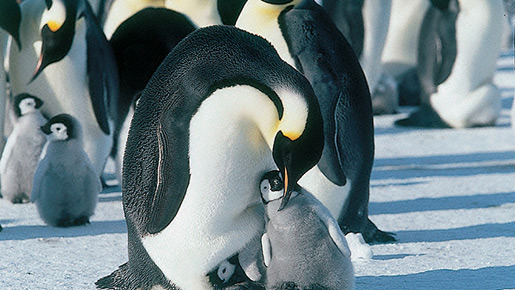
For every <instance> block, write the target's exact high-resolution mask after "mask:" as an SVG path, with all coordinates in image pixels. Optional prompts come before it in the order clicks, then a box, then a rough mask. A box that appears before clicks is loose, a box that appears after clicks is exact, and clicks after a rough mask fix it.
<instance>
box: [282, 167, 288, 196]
mask: <svg viewBox="0 0 515 290" xmlns="http://www.w3.org/2000/svg"><path fill="white" fill-rule="evenodd" d="M286 192H288V170H286V167H284V192H283V197H285V196H286Z"/></svg>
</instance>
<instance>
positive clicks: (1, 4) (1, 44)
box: [0, 0, 21, 151]
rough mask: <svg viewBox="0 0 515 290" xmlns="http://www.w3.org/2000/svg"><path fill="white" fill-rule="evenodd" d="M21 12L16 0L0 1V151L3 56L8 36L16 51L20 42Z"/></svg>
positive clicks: (0, 139)
mask: <svg viewBox="0 0 515 290" xmlns="http://www.w3.org/2000/svg"><path fill="white" fill-rule="evenodd" d="M20 23H21V11H20V6H19V5H18V2H16V0H1V1H0V64H1V65H0V151H2V150H3V148H4V145H5V139H4V121H5V112H6V103H7V76H6V73H5V70H4V61H5V60H4V56H5V55H6V48H7V43H8V40H9V35H11V36H12V38H13V39H14V40H15V41H16V44H17V45H18V49H21V42H20ZM6 32H7V33H6Z"/></svg>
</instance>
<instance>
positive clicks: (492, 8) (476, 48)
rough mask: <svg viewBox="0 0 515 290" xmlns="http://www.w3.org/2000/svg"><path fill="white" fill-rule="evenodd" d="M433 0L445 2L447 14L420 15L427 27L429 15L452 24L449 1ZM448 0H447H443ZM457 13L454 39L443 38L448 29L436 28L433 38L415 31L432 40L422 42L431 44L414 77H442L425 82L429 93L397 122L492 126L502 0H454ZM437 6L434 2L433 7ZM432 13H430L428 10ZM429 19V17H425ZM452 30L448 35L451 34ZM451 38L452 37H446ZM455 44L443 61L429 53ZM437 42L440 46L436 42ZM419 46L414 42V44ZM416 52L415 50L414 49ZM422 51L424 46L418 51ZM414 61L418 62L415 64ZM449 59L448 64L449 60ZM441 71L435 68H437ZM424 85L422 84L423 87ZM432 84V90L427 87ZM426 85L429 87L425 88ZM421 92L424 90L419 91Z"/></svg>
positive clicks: (445, 51)
mask: <svg viewBox="0 0 515 290" xmlns="http://www.w3.org/2000/svg"><path fill="white" fill-rule="evenodd" d="M432 2H433V4H435V5H438V6H440V7H444V8H445V7H449V8H448V10H450V12H451V17H450V20H451V21H448V19H445V18H444V17H440V19H438V18H435V17H433V18H432V19H431V18H429V20H430V21H426V24H429V26H428V30H430V29H433V27H434V25H435V20H440V22H439V23H438V22H436V24H438V25H446V24H449V23H450V24H451V25H453V24H454V16H453V13H455V12H453V10H456V9H457V8H456V6H457V5H455V4H453V2H454V1H449V0H434V1H432ZM449 2H450V3H451V4H449ZM457 2H458V4H459V13H458V14H457V18H456V21H455V25H456V39H455V40H456V43H454V41H445V40H446V37H445V36H446V34H448V33H449V32H452V30H451V29H449V28H447V29H445V28H439V31H438V33H440V35H438V36H440V37H439V38H435V37H434V33H432V34H429V38H427V39H424V38H423V37H424V35H421V43H424V44H426V45H427V43H426V42H424V41H427V42H429V41H431V40H434V39H436V40H437V41H439V42H437V44H436V45H434V44H433V45H431V46H428V47H430V48H433V49H434V48H435V47H436V48H437V49H436V51H435V52H432V51H431V50H430V51H429V52H430V53H429V54H428V53H427V51H426V52H425V54H424V55H423V56H426V57H428V56H429V58H428V59H427V61H426V62H425V63H423V65H428V66H427V68H424V69H426V70H427V72H426V74H425V75H424V74H419V76H422V77H423V78H422V79H421V80H420V81H421V82H424V81H426V80H428V81H436V82H438V81H440V79H441V78H443V77H445V76H446V75H448V77H446V78H445V79H444V80H443V82H442V83H440V84H436V87H435V85H432V84H431V83H430V82H429V83H424V85H427V87H426V88H430V90H428V91H429V93H430V95H429V97H426V99H427V100H425V102H424V105H425V106H423V107H422V108H421V109H420V110H419V111H416V112H414V113H413V114H412V115H410V116H409V117H408V118H407V119H404V120H399V121H398V122H396V124H397V125H402V126H415V127H433V128H434V127H436V128H442V127H443V128H448V127H451V128H470V127H481V126H494V125H495V122H496V121H497V118H498V117H499V114H500V111H501V94H500V91H499V89H498V88H497V86H496V85H495V83H494V82H493V75H494V73H495V70H496V64H497V59H498V57H499V53H500V51H501V46H502V34H503V24H504V23H503V21H504V20H503V19H504V18H503V3H502V0H491V1H463V0H458V1H457ZM438 6H437V7H438ZM433 16H434V15H433ZM425 20H428V19H427V18H426V19H425ZM431 20H432V21H431ZM451 36H452V35H451ZM450 39H451V40H453V38H452V37H451V38H450ZM454 45H455V49H456V55H455V59H451V60H452V61H448V60H447V59H443V60H442V63H441V65H439V64H438V62H436V65H435V64H434V63H432V61H433V60H434V58H435V57H434V56H433V57H431V56H432V54H433V55H434V54H435V53H439V52H440V51H438V49H440V50H441V52H442V53H441V57H446V56H448V55H449V51H450V52H451V53H450V55H451V56H453V53H454V52H453V50H454V49H453V46H454ZM438 46H440V47H438ZM419 49H420V47H419ZM419 52H420V51H419ZM422 52H423V53H424V51H422ZM436 60H438V59H436ZM419 65H420V64H419ZM451 65H452V69H449V66H451ZM440 71H441V72H440ZM427 73H435V77H429V78H424V76H425V77H427V76H428V74H427ZM426 88H425V89H426ZM432 90H434V91H432ZM431 91H432V92H431ZM425 93H427V92H425Z"/></svg>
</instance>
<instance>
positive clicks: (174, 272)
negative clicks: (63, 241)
mask: <svg viewBox="0 0 515 290" xmlns="http://www.w3.org/2000/svg"><path fill="white" fill-rule="evenodd" d="M321 2H322V5H323V7H320V6H319V5H318V4H316V3H315V1H313V0H239V1H222V0H219V1H206V0H196V1H189V0H185V1H183V0H167V1H162V0H161V1H122V0H115V1H92V2H91V3H94V8H95V9H92V7H91V6H90V4H89V2H88V1H86V0H44V1H43V0H25V1H23V3H21V4H18V3H17V1H15V0H3V1H2V2H0V27H1V28H2V29H1V31H0V41H1V43H0V44H1V46H0V58H1V59H2V60H4V56H5V55H7V51H6V50H5V49H4V47H6V43H7V42H6V41H7V39H8V37H9V36H10V37H12V39H13V41H12V42H11V45H10V47H9V48H8V49H9V59H8V64H9V65H8V67H9V71H8V73H9V83H7V82H6V77H4V75H3V74H4V73H5V72H4V71H3V66H2V68H1V73H2V74H0V84H1V86H0V98H1V100H0V101H1V102H0V113H1V114H0V125H1V126H0V130H1V131H4V120H5V121H6V122H7V123H6V124H5V128H6V129H5V133H6V134H8V135H9V138H8V141H7V143H6V146H5V149H4V151H3V152H4V153H3V155H2V159H1V161H0V174H1V175H0V181H1V186H2V193H3V197H4V198H6V199H9V200H11V201H12V202H13V203H16V202H27V201H28V200H31V201H33V202H35V203H36V207H37V209H38V212H39V214H40V216H41V218H42V219H43V220H44V221H45V222H46V223H47V224H49V225H52V226H62V227H68V226H78V225H83V224H87V223H89V219H90V217H91V216H92V215H93V214H94V210H95V207H96V203H97V198H98V193H99V192H100V191H101V189H102V186H101V183H100V178H101V177H102V173H103V170H104V166H105V163H106V161H107V158H108V157H109V156H111V157H112V158H114V159H116V160H118V161H117V162H116V164H117V175H118V179H119V180H120V182H121V185H122V192H123V205H124V211H125V216H126V222H127V228H128V244H129V260H128V262H127V263H125V264H123V265H121V266H120V267H119V269H117V270H116V271H114V272H113V273H112V274H111V275H109V276H106V277H104V278H101V279H100V280H98V281H97V282H96V286H97V287H98V288H104V289H136V288H137V289H151V288H154V287H162V288H164V289H213V288H215V289H222V288H228V289H240V288H245V289H290V288H291V289H351V288H353V279H354V278H353V270H352V264H351V262H350V252H349V248H348V246H347V242H346V238H345V237H344V234H349V236H352V237H353V238H352V239H353V242H354V241H355V240H362V239H363V238H364V239H365V240H366V242H369V243H370V242H391V241H395V238H394V237H393V234H392V233H388V232H383V231H381V230H380V229H378V228H377V227H376V226H375V225H374V223H372V221H370V219H369V218H368V200H369V182H370V173H371V169H372V163H373V159H374V127H373V117H372V115H373V113H377V112H383V113H393V112H395V108H396V106H397V105H398V104H397V102H398V100H397V97H396V94H397V92H396V86H397V84H396V83H395V82H392V79H391V77H389V76H388V75H393V76H394V77H395V78H396V79H395V80H396V81H398V82H399V93H401V92H404V91H410V92H419V94H420V95H421V99H420V101H419V102H420V103H421V107H420V110H418V111H416V112H415V113H413V114H412V115H410V117H409V118H408V119H406V120H399V121H398V123H397V124H398V125H400V126H432V127H467V126H482V125H492V124H493V123H494V122H495V119H496V118H497V114H498V109H497V108H498V98H497V95H498V94H497V91H496V88H495V86H493V85H492V84H491V83H488V82H484V81H483V82H481V84H480V85H481V86H478V85H477V84H476V79H478V78H474V80H473V81H470V82H469V84H470V85H469V86H467V87H466V88H465V89H466V90H468V91H470V92H473V94H472V95H473V96H472V97H470V98H467V97H466V96H465V94H466V93H465V92H463V90H462V91H459V89H458V88H457V87H456V86H455V85H454V84H456V83H459V82H461V83H463V80H467V78H468V79H471V77H470V76H471V71H472V70H471V69H468V70H467V69H464V68H463V64H464V63H467V62H468V61H469V60H470V59H472V58H474V57H475V56H476V55H478V54H479V53H481V54H485V53H486V52H489V53H490V52H495V51H496V49H497V47H496V43H497V42H496V40H497V38H496V36H495V35H497V34H495V33H494V34H495V35H494V36H495V37H493V36H492V39H491V40H490V41H489V43H488V44H489V45H485V46H479V47H478V48H477V49H476V50H471V51H467V50H465V49H463V51H457V47H460V45H461V44H460V43H470V41H469V40H467V37H469V36H467V35H466V34H465V35H464V34H463V33H462V32H460V31H462V29H464V28H463V27H465V26H466V25H467V23H468V22H467V18H466V16H463V18H460V17H461V16H460V11H462V10H463V11H468V12H471V13H469V14H473V13H472V12H474V11H487V12H488V13H489V15H496V13H498V12H499V5H498V4H499V3H498V2H500V0H496V1H485V3H484V4H481V5H480V4H471V3H468V2H467V3H465V2H466V1H460V0H457V1H456V0H455V1H436V0H435V1H431V6H430V7H429V10H428V11H427V14H426V15H425V18H424V21H422V20H420V23H421V24H420V25H421V31H424V32H423V33H420V40H419V41H420V42H419V43H420V45H419V47H418V50H417V49H412V50H411V53H412V54H413V55H417V54H418V67H417V68H416V69H415V70H413V71H414V72H415V73H412V74H411V77H409V78H405V79H409V80H410V81H411V83H409V84H407V83H408V81H405V80H403V79H402V78H401V76H403V77H406V75H407V73H405V72H406V71H404V72H402V73H399V72H398V71H399V70H398V71H397V72H392V71H391V67H389V66H387V65H385V66H384V68H383V66H382V64H383V63H382V62H381V61H380V58H381V55H383V56H384V55H385V52H388V49H389V46H390V44H389V42H388V41H386V33H387V31H388V25H386V23H388V22H390V26H391V24H392V23H393V22H394V21H393V20H392V21H390V19H394V17H393V16H392V17H388V16H389V15H390V10H391V13H392V15H393V14H394V11H397V10H396V9H398V5H396V1H395V0H393V1H391V4H390V1H381V4H378V3H376V4H373V1H371V0H369V1H364V3H363V1H355V2H353V3H352V4H349V3H350V2H349V3H343V2H341V3H340V2H335V1H329V0H327V1H321ZM371 3H372V4H371ZM486 3H488V4H486ZM413 6H415V5H413ZM149 7H153V8H149ZM165 7H166V8H165ZM338 7H340V8H338ZM419 7H422V6H419ZM424 7H426V6H424ZM323 8H326V10H327V11H328V12H329V13H327V12H326V11H325V10H324V9H323ZM339 9H340V10H341V11H337V10H339ZM405 9H408V8H405ZM361 10H363V15H361ZM419 10H420V13H419V14H420V15H422V16H423V14H424V13H425V10H424V9H419ZM93 11H96V13H97V15H94V12H93ZM349 15H351V16H352V17H349ZM374 15H375V16H374ZM377 15H380V16H381V17H377ZM464 15H465V14H464ZM467 15H468V14H467ZM498 18H499V19H500V18H501V17H498ZM395 19H398V18H395ZM420 19H421V17H420ZM494 22H495V21H494ZM222 23H223V24H230V25H234V26H236V27H237V28H236V27H234V26H229V25H220V24H222ZM213 24H215V25H214V26H210V25H213ZM101 25H103V26H101ZM496 25H497V22H495V23H492V24H491V25H490V26H489V27H488V28H486V29H484V30H482V31H480V32H481V33H483V34H484V35H486V34H489V35H492V33H491V31H496V30H498V31H500V30H501V29H497V28H498V27H497V26H498V25H497V26H496ZM204 26H206V27H205V28H199V27H204ZM364 27H365V28H366V27H368V28H367V29H364ZM449 27H450V28H451V29H446V28H449ZM454 27H455V28H454ZM390 30H391V29H390ZM366 31H368V34H367V33H365V32H366ZM342 33H343V34H342ZM388 33H390V32H388ZM106 35H107V36H108V38H109V40H108V38H107V37H106ZM344 35H346V37H347V38H346V37H344ZM371 39H374V41H371ZM349 41H350V43H349ZM398 42H401V41H398ZM435 43H438V44H439V45H440V46H438V45H435ZM396 44H397V43H396ZM383 49H384V52H383ZM488 55H490V56H493V55H495V54H494V53H493V54H488ZM360 56H361V57H360ZM495 56H496V55H495ZM492 59H493V58H492ZM360 62H361V64H360ZM491 62H492V60H491V59H490V58H483V63H481V65H482V67H486V68H487V69H486V70H483V71H482V74H481V77H480V78H479V79H481V80H484V79H488V77H489V75H491V69H488V68H491V66H492V65H491ZM362 67H363V69H362ZM474 71H476V70H474ZM403 81H405V82H404V83H403ZM8 86H9V90H8V89H7V87H8ZM406 88H407V89H406ZM370 91H372V92H373V94H372V96H371V93H370ZM6 93H9V94H6ZM447 93H452V94H454V93H456V94H454V95H457V98H455V99H452V100H450V101H445V100H444V98H443V97H442V95H444V94H447ZM11 95H14V96H16V97H15V98H12V97H11ZM392 96H393V97H392ZM400 97H402V96H400ZM401 99H402V98H401ZM7 100H8V101H9V102H10V103H12V104H13V110H5V108H3V106H5V103H6V101H7ZM43 103H44V106H42V104H43ZM456 107H458V108H460V109H459V110H458V113H452V112H453V110H454V111H455V108H456ZM449 112H451V113H449ZM4 113H7V114H8V115H10V117H8V118H4V117H3V114H4ZM45 117H53V118H51V119H50V120H49V121H48V122H47V123H46V124H44V123H45ZM29 128H30V129H29ZM43 134H44V135H46V144H45V146H44V148H43V149H42V144H44V142H45V139H44V137H43ZM2 141H3V140H2ZM25 153H30V154H29V155H30V156H27V157H22V156H21V155H24V154H25ZM29 157H30V158H29ZM122 159H123V165H122ZM122 167H123V170H122ZM70 168H73V169H74V170H70ZM235 181H236V182H235ZM65 189H66V190H65ZM57 204H59V206H57ZM0 229H1V228H0ZM312 233H319V234H316V235H312ZM355 234H357V238H354V237H355V236H356V235H355ZM349 241H350V240H349ZM321 243H322V244H323V245H324V246H323V249H324V250H323V251H322V252H320V251H319V252H315V251H316V250H319V249H318V248H319V245H320V244H321ZM358 243H359V242H358ZM370 255H371V254H370V253H369V254H367V255H366V256H370ZM306 260H309V262H308V263H306V262H305V261H306ZM292 265H295V266H294V267H292Z"/></svg>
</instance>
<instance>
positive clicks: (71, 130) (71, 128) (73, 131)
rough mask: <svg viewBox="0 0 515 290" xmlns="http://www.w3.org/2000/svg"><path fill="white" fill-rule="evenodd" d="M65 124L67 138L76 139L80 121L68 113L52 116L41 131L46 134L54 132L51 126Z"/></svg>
mask: <svg viewBox="0 0 515 290" xmlns="http://www.w3.org/2000/svg"><path fill="white" fill-rule="evenodd" d="M59 123H60V124H63V125H64V126H65V127H66V133H67V135H68V138H67V139H66V140H70V139H75V138H77V137H78V135H79V133H78V132H79V128H77V127H78V121H77V120H76V119H75V118H74V117H72V116H71V115H68V114H59V115H56V116H54V117H52V118H51V119H50V120H48V122H47V123H46V124H45V125H43V126H41V131H43V133H45V134H46V135H50V134H52V133H53V132H52V130H51V127H52V125H53V124H59Z"/></svg>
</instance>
